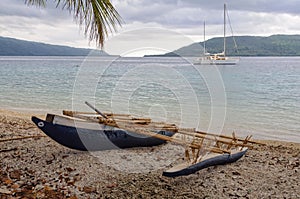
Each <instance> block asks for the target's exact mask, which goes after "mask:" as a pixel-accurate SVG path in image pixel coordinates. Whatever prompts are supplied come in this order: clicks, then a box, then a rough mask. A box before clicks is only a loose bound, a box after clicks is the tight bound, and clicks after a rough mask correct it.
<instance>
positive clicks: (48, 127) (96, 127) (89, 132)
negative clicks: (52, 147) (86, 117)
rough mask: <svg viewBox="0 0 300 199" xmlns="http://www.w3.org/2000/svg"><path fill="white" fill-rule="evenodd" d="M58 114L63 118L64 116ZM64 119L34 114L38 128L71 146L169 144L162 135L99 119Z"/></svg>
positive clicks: (85, 148)
mask: <svg viewBox="0 0 300 199" xmlns="http://www.w3.org/2000/svg"><path fill="white" fill-rule="evenodd" d="M50 116H51V117H52V120H53V118H55V115H50ZM57 117H60V118H63V117H62V116H57ZM47 118H48V117H47ZM64 120H65V121H68V122H62V123H55V122H53V121H48V120H47V119H46V121H45V120H41V119H39V118H37V117H34V116H33V117H32V121H33V122H34V123H35V124H36V125H37V127H38V128H39V129H40V130H42V131H43V132H44V133H45V134H46V135H48V136H49V137H50V138H52V139H53V140H54V141H56V142H58V143H59V144H61V145H63V146H66V147H68V148H71V149H76V150H81V151H101V150H110V149H120V148H121V149H123V148H132V147H151V146H157V145H161V144H164V143H166V141H164V140H161V139H158V138H154V137H147V136H142V135H139V134H137V133H134V132H127V131H124V130H122V129H118V128H112V127H110V126H106V125H103V124H98V123H95V122H94V123H92V122H90V123H89V122H80V123H79V124H78V125H76V121H74V120H71V119H67V118H65V119H64ZM70 123H71V124H70ZM72 124H73V125H72ZM156 133H158V134H162V135H166V136H172V135H174V132H169V131H158V132H156Z"/></svg>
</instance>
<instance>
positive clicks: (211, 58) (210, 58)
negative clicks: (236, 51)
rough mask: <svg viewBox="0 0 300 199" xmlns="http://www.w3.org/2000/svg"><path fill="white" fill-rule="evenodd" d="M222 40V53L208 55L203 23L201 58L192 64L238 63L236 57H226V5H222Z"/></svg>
mask: <svg viewBox="0 0 300 199" xmlns="http://www.w3.org/2000/svg"><path fill="white" fill-rule="evenodd" d="M223 37H224V39H223V52H221V53H215V54H210V53H208V52H206V45H205V22H204V42H203V50H204V52H203V56H201V57H200V58H198V59H197V60H196V61H195V63H194V64H201V65H236V64H237V63H238V62H239V58H237V57H227V56H226V4H224V36H223Z"/></svg>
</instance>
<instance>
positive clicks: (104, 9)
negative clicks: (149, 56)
mask: <svg viewBox="0 0 300 199" xmlns="http://www.w3.org/2000/svg"><path fill="white" fill-rule="evenodd" d="M54 1H55V2H56V6H57V7H58V6H60V5H62V7H63V9H67V10H68V11H69V12H70V13H72V14H73V16H74V18H75V20H76V21H77V22H78V23H79V25H80V26H81V25H84V34H85V36H87V35H89V40H90V41H92V40H96V42H97V44H98V45H99V46H100V47H103V44H104V40H105V38H106V37H107V36H108V33H109V32H114V31H116V30H117V26H121V24H122V18H121V16H120V15H119V13H118V12H117V11H116V9H115V8H114V7H113V5H112V4H111V2H110V0H54ZM25 3H26V4H27V5H38V6H44V5H45V0H25Z"/></svg>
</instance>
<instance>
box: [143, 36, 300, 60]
mask: <svg viewBox="0 0 300 199" xmlns="http://www.w3.org/2000/svg"><path fill="white" fill-rule="evenodd" d="M234 38H235V40H236V43H237V46H238V48H237V49H238V51H236V50H235V48H234V42H233V37H226V41H227V42H226V46H227V48H226V54H227V55H228V56H300V35H282V34H278V35H271V36H266V37H264V36H235V37H234ZM205 44H206V52H209V53H211V54H213V53H220V52H222V51H223V37H215V38H211V39H208V40H207V41H206V43H205ZM201 55H203V42H196V43H193V44H191V45H188V46H184V47H182V48H179V49H177V50H175V51H173V52H169V53H166V54H162V55H150V56H151V57H152V56H171V57H172V56H187V57H197V56H201ZM147 57H148V56H147Z"/></svg>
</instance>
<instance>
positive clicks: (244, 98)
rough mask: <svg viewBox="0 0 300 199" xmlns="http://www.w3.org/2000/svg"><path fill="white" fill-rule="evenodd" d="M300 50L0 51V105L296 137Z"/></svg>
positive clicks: (261, 135)
mask: <svg viewBox="0 0 300 199" xmlns="http://www.w3.org/2000/svg"><path fill="white" fill-rule="evenodd" d="M299 63H300V57H260V58H257V57H251V58H250V57H249V58H242V59H241V60H240V63H239V64H238V65H237V66H217V67H215V66H193V65H192V64H190V63H189V62H188V60H185V59H182V58H114V57H103V58H95V57H87V58H85V57H0V108H7V109H18V110H31V111H44V112H54V113H60V112H61V110H63V109H75V110H84V111H90V110H89V108H88V107H86V106H85V105H84V101H90V102H91V103H95V104H96V106H97V107H98V108H99V109H101V110H106V111H113V112H129V113H131V114H135V115H144V116H149V117H151V118H154V119H156V120H164V121H171V122H175V123H177V124H179V125H181V126H185V127H188V126H189V127H195V128H198V129H200V130H206V131H211V132H221V131H222V132H225V133H231V132H232V131H235V132H236V133H237V134H239V135H243V136H244V135H247V134H253V135H254V137H255V138H264V139H278V140H287V141H295V142H300V132H299V129H300V64H299Z"/></svg>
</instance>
